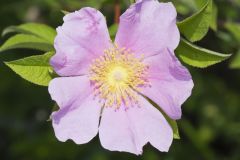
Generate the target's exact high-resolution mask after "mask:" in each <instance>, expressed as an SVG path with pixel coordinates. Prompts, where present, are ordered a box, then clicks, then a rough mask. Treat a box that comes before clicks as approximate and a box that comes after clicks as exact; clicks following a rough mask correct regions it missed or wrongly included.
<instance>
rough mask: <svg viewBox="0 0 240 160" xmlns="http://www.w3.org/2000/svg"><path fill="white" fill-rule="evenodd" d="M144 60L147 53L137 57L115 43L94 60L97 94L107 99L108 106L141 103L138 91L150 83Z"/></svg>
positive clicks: (93, 75)
mask: <svg viewBox="0 0 240 160" xmlns="http://www.w3.org/2000/svg"><path fill="white" fill-rule="evenodd" d="M142 60H143V56H141V57H140V58H137V57H135V55H134V54H132V53H130V51H128V50H126V49H124V48H121V49H119V48H118V47H117V46H116V45H115V46H114V47H113V48H110V49H108V50H105V52H104V55H103V56H101V57H99V58H98V59H95V60H94V61H93V63H92V65H91V67H90V80H91V81H92V82H93V84H94V88H95V94H96V95H98V96H99V97H100V98H101V99H103V100H104V101H105V106H106V107H111V106H116V107H117V108H119V107H120V106H121V105H122V104H123V103H124V104H125V106H128V105H129V104H130V103H131V104H132V103H137V101H138V100H137V92H136V91H139V89H140V87H141V86H146V85H147V79H146V78H147V70H148V67H147V66H146V65H145V64H144V63H143V62H142Z"/></svg>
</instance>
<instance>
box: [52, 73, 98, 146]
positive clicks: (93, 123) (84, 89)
mask: <svg viewBox="0 0 240 160" xmlns="http://www.w3.org/2000/svg"><path fill="white" fill-rule="evenodd" d="M49 92H50V94H51V96H52V99H54V100H55V101H56V102H57V103H58V105H60V109H59V110H58V111H57V112H53V114H52V116H51V118H52V125H53V128H54V131H55V135H56V137H57V138H58V140H59V141H63V142H65V141H66V140H68V139H72V140H73V141H74V142H75V143H77V144H83V143H87V142H89V141H90V140H91V139H92V138H93V137H95V136H96V135H97V132H98V125H99V117H100V111H101V107H102V104H100V103H99V102H98V101H97V100H95V99H94V97H93V96H92V94H90V92H89V81H86V77H71V78H70V77H69V78H56V79H54V80H53V81H52V82H51V83H50V86H49Z"/></svg>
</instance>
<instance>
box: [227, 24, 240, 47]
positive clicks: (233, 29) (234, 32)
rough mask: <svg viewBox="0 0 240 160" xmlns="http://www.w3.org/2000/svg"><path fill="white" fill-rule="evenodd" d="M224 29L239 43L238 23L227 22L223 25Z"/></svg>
mask: <svg viewBox="0 0 240 160" xmlns="http://www.w3.org/2000/svg"><path fill="white" fill-rule="evenodd" d="M225 28H226V29H227V30H228V31H229V32H230V33H231V34H232V35H233V36H234V38H235V39H236V40H237V41H238V42H240V23H232V22H228V23H226V24H225Z"/></svg>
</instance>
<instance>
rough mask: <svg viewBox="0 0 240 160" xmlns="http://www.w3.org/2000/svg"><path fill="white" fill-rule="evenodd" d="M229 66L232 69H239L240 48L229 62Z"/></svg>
mask: <svg viewBox="0 0 240 160" xmlns="http://www.w3.org/2000/svg"><path fill="white" fill-rule="evenodd" d="M230 68H232V69H240V50H239V51H238V53H237V54H236V56H235V57H234V59H233V61H232V62H231V63H230Z"/></svg>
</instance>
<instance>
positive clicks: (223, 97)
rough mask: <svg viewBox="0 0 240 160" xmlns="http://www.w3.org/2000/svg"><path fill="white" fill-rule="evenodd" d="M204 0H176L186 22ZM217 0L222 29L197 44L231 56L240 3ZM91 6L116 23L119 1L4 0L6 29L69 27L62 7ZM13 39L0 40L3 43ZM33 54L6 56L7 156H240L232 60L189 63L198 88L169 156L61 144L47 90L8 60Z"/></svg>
mask: <svg viewBox="0 0 240 160" xmlns="http://www.w3.org/2000/svg"><path fill="white" fill-rule="evenodd" d="M196 1H198V0H173V2H174V4H175V5H176V7H177V10H178V12H179V19H182V18H184V17H187V16H188V15H191V14H192V13H193V12H195V11H196V9H197V8H196V6H195V5H194V4H195V3H194V2H196ZM120 3H121V8H122V11H124V10H125V9H126V8H127V6H128V5H129V1H128V0H122V1H120ZM215 3H216V5H217V8H218V30H217V31H213V30H210V31H209V32H208V34H207V36H206V37H205V38H204V39H203V40H202V41H200V42H198V43H197V44H198V45H200V46H203V47H205V48H209V49H212V50H215V51H219V52H223V53H237V51H238V50H239V49H240V42H239V41H237V40H236V38H235V37H236V36H235V35H232V34H231V33H230V32H229V31H228V30H227V29H226V27H225V24H226V23H228V22H238V23H240V16H239V15H240V1H239V0H215ZM84 6H91V7H95V8H99V9H100V10H101V11H102V12H103V13H104V15H105V16H106V18H107V21H108V25H109V26H110V25H112V24H113V19H114V10H113V8H114V7H113V6H114V1H113V0H21V1H17V0H1V1H0V19H1V23H0V31H2V30H3V29H4V28H6V27H7V26H9V25H19V24H21V23H25V22H41V23H45V24H49V25H51V26H53V27H57V26H59V25H61V24H62V17H63V14H62V13H61V12H60V10H67V11H74V10H77V9H79V8H81V7H84ZM6 38H7V37H3V38H0V44H2V43H3V42H4V40H6ZM32 54H33V51H32V50H23V49H21V50H11V51H6V52H3V53H0V75H1V77H0V159H18V160H22V159H23V160H32V159H35V160H38V159H59V160H60V159H94V160H110V159H148V160H157V159H164V160H174V159H196V160H198V159H199V160H202V159H220V160H221V159H223V160H224V159H227V160H238V159H240V153H239V151H240V138H239V137H240V116H239V114H240V83H239V82H240V71H239V70H237V69H235V70H233V69H231V68H230V67H229V63H230V61H231V60H228V61H225V62H224V63H221V64H218V65H215V66H212V67H209V68H207V69H197V68H192V67H190V66H188V68H189V69H190V70H191V73H192V76H193V79H194V82H195V88H194V90H193V95H192V96H191V98H190V99H189V100H188V101H187V102H186V103H185V104H184V105H183V118H182V119H181V120H180V121H179V122H178V124H179V129H180V136H181V139H180V140H175V141H174V143H173V145H172V147H171V149H170V151H169V153H160V152H158V151H157V150H156V149H154V148H153V147H151V146H150V145H147V146H146V147H145V148H144V154H143V155H142V156H138V157H137V156H134V155H132V154H128V153H118V152H109V151H107V150H105V149H103V148H102V147H101V145H100V142H99V139H98V137H96V138H95V139H94V140H93V141H92V142H90V143H89V144H86V145H81V146H77V145H75V144H74V143H73V142H71V141H68V142H66V143H61V142H58V141H57V139H56V138H55V136H54V132H53V129H52V126H51V122H49V121H47V119H48V117H49V115H50V114H51V111H52V106H53V102H52V101H51V99H50V96H49V95H48V92H47V88H46V87H40V86H36V85H33V84H31V83H29V82H27V81H25V80H23V79H21V78H20V77H19V76H17V75H16V74H15V73H13V72H12V71H11V70H10V69H9V68H7V67H6V66H5V65H4V64H3V61H10V60H15V59H18V58H21V57H26V56H30V55H32ZM34 54H39V52H37V51H35V52H34ZM233 58H234V56H233Z"/></svg>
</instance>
